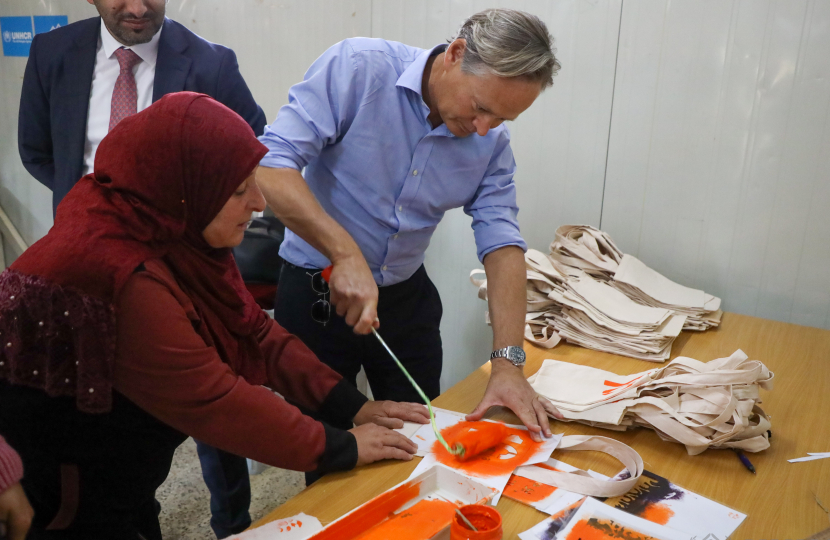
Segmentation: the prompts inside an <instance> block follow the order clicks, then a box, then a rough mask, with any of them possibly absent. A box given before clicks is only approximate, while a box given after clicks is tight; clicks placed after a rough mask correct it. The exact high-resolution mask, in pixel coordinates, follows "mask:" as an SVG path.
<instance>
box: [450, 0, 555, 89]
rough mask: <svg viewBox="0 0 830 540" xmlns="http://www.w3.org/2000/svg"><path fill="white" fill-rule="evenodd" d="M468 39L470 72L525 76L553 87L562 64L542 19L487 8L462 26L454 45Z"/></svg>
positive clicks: (466, 68) (467, 66) (466, 54)
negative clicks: (555, 76) (554, 78)
mask: <svg viewBox="0 0 830 540" xmlns="http://www.w3.org/2000/svg"><path fill="white" fill-rule="evenodd" d="M456 39H464V40H466V42H467V49H466V51H465V52H464V59H463V60H462V62H461V69H462V70H463V71H464V72H466V73H471V74H474V75H483V74H485V73H491V74H493V75H497V76H499V77H523V78H526V79H529V80H532V81H538V82H539V83H540V84H541V85H542V89H543V90H544V89H545V88H547V87H549V86H551V85H553V76H554V75H555V74H556V72H557V71H559V68H560V67H561V65H560V64H559V60H557V59H556V56H554V53H555V52H556V49H554V48H553V37H552V36H551V35H550V33H549V32H548V27H547V26H545V23H543V22H542V21H541V20H540V19H539V17H536V16H535V15H531V14H530V13H525V12H524V11H517V10H514V9H486V10H484V11H481V12H479V13H476V14H475V15H473V16H472V17H470V18H469V19H467V20H466V21H464V24H462V25H461V28H459V30H458V33H457V34H456V36H455V37H454V38H452V39H451V40H450V42H453V41H455V40H456Z"/></svg>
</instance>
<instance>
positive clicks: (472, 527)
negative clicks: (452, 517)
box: [455, 508, 478, 532]
mask: <svg viewBox="0 0 830 540" xmlns="http://www.w3.org/2000/svg"><path fill="white" fill-rule="evenodd" d="M455 513H456V514H458V515H459V516H461V519H463V520H464V523H466V524H467V527H469V528H470V530H471V531H475V532H478V529H476V528H475V525H473V524H472V523H470V520H469V519H467V516H465V515H464V514H462V513H461V510H459V509H458V508H456V509H455Z"/></svg>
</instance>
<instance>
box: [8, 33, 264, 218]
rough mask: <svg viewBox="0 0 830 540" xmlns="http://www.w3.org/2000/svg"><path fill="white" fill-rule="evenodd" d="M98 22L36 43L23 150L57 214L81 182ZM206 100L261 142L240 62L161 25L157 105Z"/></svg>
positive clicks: (25, 101) (26, 80)
mask: <svg viewBox="0 0 830 540" xmlns="http://www.w3.org/2000/svg"><path fill="white" fill-rule="evenodd" d="M100 28H101V19H100V18H99V17H94V18H92V19H86V20H83V21H78V22H76V23H72V24H69V25H67V26H64V27H62V28H56V29H55V30H52V31H50V32H46V33H44V34H38V35H36V36H35V38H34V40H33V41H32V46H31V50H30V53H29V61H28V63H27V64H26V74H25V76H24V77H23V91H22V94H21V96H20V115H19V117H18V149H19V151H20V158H21V159H22V160H23V165H24V166H25V167H26V170H28V171H29V173H31V175H32V176H34V177H35V178H37V179H38V180H39V181H40V182H41V183H42V184H43V185H45V186H46V187H48V188H49V189H51V190H52V194H53V195H52V210H53V212H54V210H55V208H57V206H58V203H59V202H60V201H61V199H63V197H64V195H66V194H67V193H68V192H69V190H70V189H72V186H74V185H75V182H77V181H78V180H79V179H80V177H81V172H82V171H83V161H84V144H85V142H86V121H87V116H88V112H89V96H90V92H91V91H92V72H93V70H94V68H95V56H96V53H97V49H98V36H99V32H100ZM185 90H186V91H191V92H201V93H203V94H207V95H209V96H211V97H212V98H214V99H216V100H217V101H219V102H221V103H223V104H225V105H226V106H228V107H229V108H231V109H232V110H234V111H236V112H237V113H238V114H239V115H240V116H241V117H242V118H244V119H245V120H246V121H247V122H248V124H250V125H251V127H252V128H253V130H254V133H256V134H257V135H261V134H262V131H263V129H264V128H265V113H263V112H262V109H261V108H260V107H259V106H258V105H257V104H256V101H254V98H253V96H252V95H251V91H250V90H249V89H248V85H246V84H245V80H244V79H243V78H242V75H241V74H240V73H239V66H238V64H237V63H236V55H235V54H234V52H233V51H232V50H230V49H228V48H227V47H223V46H221V45H216V44H214V43H210V42H209V41H206V40H204V39H202V38H200V37H199V36H197V35H196V34H194V33H193V32H191V31H190V30H188V29H187V28H185V27H184V26H182V25H181V24H179V23H177V22H175V21H171V20H170V19H165V20H164V25H163V26H162V29H161V36H160V37H159V49H158V60H157V61H156V74H155V80H154V82H153V101H154V102H155V101H156V100H158V99H160V98H161V97H162V96H164V95H165V94H169V93H172V92H181V91H185Z"/></svg>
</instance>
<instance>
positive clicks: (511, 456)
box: [432, 421, 543, 477]
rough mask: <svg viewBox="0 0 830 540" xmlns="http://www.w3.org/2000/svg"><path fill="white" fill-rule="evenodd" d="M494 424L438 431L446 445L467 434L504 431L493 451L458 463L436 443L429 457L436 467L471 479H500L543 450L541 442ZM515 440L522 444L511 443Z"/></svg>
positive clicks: (465, 424)
mask: <svg viewBox="0 0 830 540" xmlns="http://www.w3.org/2000/svg"><path fill="white" fill-rule="evenodd" d="M493 425H494V423H493V422H483V421H481V422H463V421H462V422H458V423H457V424H454V425H452V426H449V427H447V428H444V429H442V430H441V435H442V436H443V437H444V439H446V440H447V441H450V440H458V439H459V438H462V437H464V436H466V435H467V434H468V432H470V430H476V431H483V432H485V434H486V433H487V432H489V431H490V430H493V429H499V430H502V429H504V430H505V432H506V435H505V438H504V439H503V440H502V442H501V443H499V444H497V445H496V446H495V447H493V448H491V449H489V450H486V451H484V452H481V453H480V454H478V455H477V456H476V457H474V458H471V459H469V460H467V461H461V460H459V459H458V458H456V456H454V455H452V454H450V453H449V452H447V450H446V449H445V448H444V447H443V446H442V445H441V443H440V442H439V441H435V444H433V445H432V453H433V454H434V455H435V459H436V460H437V461H438V462H439V463H443V464H444V465H447V466H448V467H452V468H453V469H458V470H461V471H464V472H465V473H467V474H470V475H472V476H479V477H490V476H502V475H505V474H509V473H511V472H513V470H514V469H515V468H516V467H519V466H521V465H524V464H525V463H526V462H527V460H529V459H530V458H531V457H533V455H534V454H535V453H536V451H537V450H539V448H540V447H541V446H542V444H543V443H542V442H535V441H533V440H532V439H531V438H530V435H529V434H528V432H527V431H525V430H523V429H517V428H512V427H507V426H504V425H503V424H495V426H497V427H496V428H493V427H491V426H493ZM513 436H515V437H518V440H521V443H518V442H514V441H513V440H511V439H513V438H514V437H513Z"/></svg>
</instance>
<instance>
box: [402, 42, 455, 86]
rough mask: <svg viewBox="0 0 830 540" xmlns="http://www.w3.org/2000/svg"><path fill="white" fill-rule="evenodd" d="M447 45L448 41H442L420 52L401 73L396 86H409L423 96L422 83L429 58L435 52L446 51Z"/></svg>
mask: <svg viewBox="0 0 830 540" xmlns="http://www.w3.org/2000/svg"><path fill="white" fill-rule="evenodd" d="M447 46H448V45H447V44H446V43H442V44H440V45H436V46H435V47H433V48H431V49H427V50H425V51H424V52H422V53H421V54H419V55H418V57H417V58H416V59H415V61H414V62H412V63H411V64H409V67H408V68H406V69H405V70H404V71H403V73H401V76H400V77H398V82H397V83H395V86H402V87H404V88H409V89H410V90H412V91H413V92H415V93H417V94H418V95H419V96H423V94H422V93H421V84H422V82H423V79H424V68H426V65H427V60H429V58H430V57H431V56H433V55H435V54H440V53H442V52H444V51H445V50H446V49H447Z"/></svg>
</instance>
